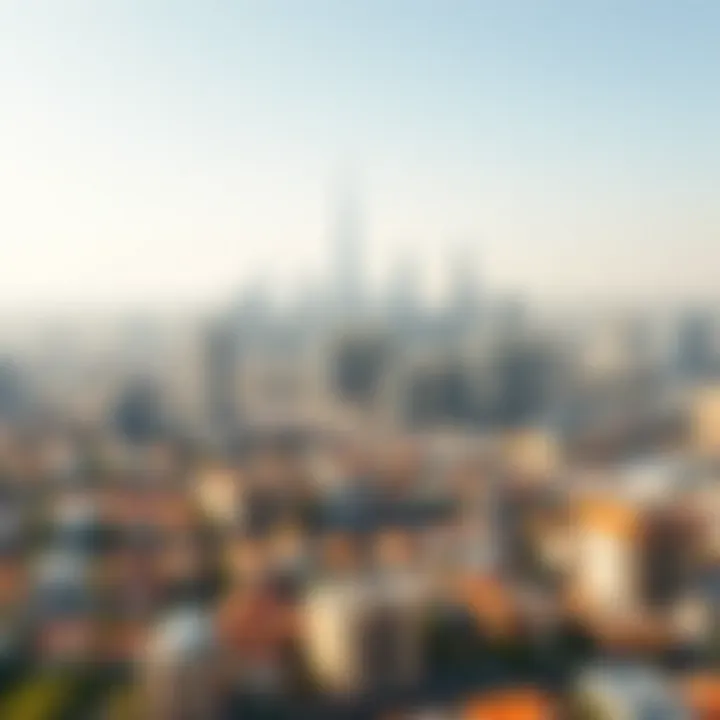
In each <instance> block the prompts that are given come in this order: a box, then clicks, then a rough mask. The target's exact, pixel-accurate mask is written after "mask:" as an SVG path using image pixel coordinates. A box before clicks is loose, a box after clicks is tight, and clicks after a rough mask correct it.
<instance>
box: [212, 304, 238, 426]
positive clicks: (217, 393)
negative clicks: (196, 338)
mask: <svg viewBox="0 0 720 720" xmlns="http://www.w3.org/2000/svg"><path fill="white" fill-rule="evenodd" d="M238 353H239V338H238V333H237V329H236V327H235V326H234V324H233V323H232V322H230V321H229V320H228V319H226V318H225V317H220V318H216V319H214V320H213V321H212V322H211V323H210V325H209V327H208V328H207V334H206V337H205V357H204V379H205V382H204V385H205V403H206V411H207V421H208V426H209V429H210V431H211V433H213V434H220V435H222V436H227V435H229V434H231V433H232V431H233V430H234V429H235V427H236V425H237V423H238V420H239V414H238V402H237V387H238V382H237V379H238Z"/></svg>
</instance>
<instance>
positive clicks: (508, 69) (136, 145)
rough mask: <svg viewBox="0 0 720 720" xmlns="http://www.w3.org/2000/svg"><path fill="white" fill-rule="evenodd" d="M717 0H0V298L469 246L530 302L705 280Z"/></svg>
mask: <svg viewBox="0 0 720 720" xmlns="http://www.w3.org/2000/svg"><path fill="white" fill-rule="evenodd" d="M719 69H720V2H716V1H715V0H704V1H700V0H682V1H680V0H673V1H669V0H643V1H641V0H573V1H571V0H494V1H493V2H490V1H484V0H462V1H461V0H435V1H430V0H282V1H281V0H255V1H254V2H250V1H247V2H245V1H243V0H84V1H82V2H81V1H80V0H63V1H62V2H58V0H44V1H43V0H34V1H32V2H30V1H28V0H5V1H4V2H2V4H0V157H2V163H1V164H0V191H2V200H3V202H2V211H1V212H0V266H2V268H3V271H4V272H3V281H2V283H0V305H2V306H12V305H23V304H33V305H35V306H38V305H42V304H44V303H45V304H53V303H58V302H70V301H75V300H78V301H79V300H85V301H88V302H92V301H115V300H117V301H120V302H126V301H134V302H145V301H146V302H148V303H158V302H167V301H174V300H176V299H177V300H178V301H183V302H184V301H206V300H209V299H212V298H215V297H221V296H222V295H225V294H227V292H228V290H229V289H230V288H232V287H233V285H234V284H235V283H240V282H242V281H243V280H244V279H245V278H247V277H249V276H250V275H252V274H254V273H256V272H259V271H262V272H267V273H268V274H269V276H270V277H273V278H276V279H277V281H278V282H283V278H289V277H293V278H297V277H298V276H299V275H305V274H317V273H319V272H322V271H323V268H324V265H323V263H324V262H325V256H326V254H327V245H328V233H329V220H330V215H331V213H330V205H331V204H332V192H331V188H332V185H333V182H334V180H335V179H336V178H337V177H338V174H340V175H342V174H343V173H342V172H341V171H340V170H339V168H343V167H351V168H352V169H353V172H352V174H353V175H354V176H355V183H356V185H357V186H358V187H359V188H360V191H359V196H360V199H361V202H362V206H363V214H364V225H365V230H366V233H367V243H368V251H367V252H368V262H369V264H370V266H371V267H370V271H371V272H372V273H375V274H376V275H377V274H382V272H383V271H384V270H387V267H388V266H389V265H390V264H391V263H392V261H393V257H394V256H395V255H396V254H397V252H398V251H400V250H402V249H407V248H411V249H412V251H413V252H417V253H418V254H419V255H421V256H422V257H423V258H427V263H428V266H429V268H430V269H431V272H430V274H431V275H433V273H434V275H437V274H438V269H437V268H438V258H439V257H440V256H441V253H442V248H443V247H444V246H448V245H452V244H454V243H457V242H463V243H465V242H468V241H470V240H473V241H474V242H476V243H477V245H478V248H479V260H480V263H481V264H482V266H483V268H482V269H483V272H484V273H485V274H486V275H487V276H488V281H489V282H490V283H491V284H494V285H498V286H503V287H510V286H514V287H518V288H522V289H526V290H527V291H529V292H532V293H534V294H536V295H538V296H547V297H551V296H556V295H557V296H567V297H572V296H576V295H578V294H582V293H583V292H586V291H587V292H589V293H593V294H596V295H598V294H599V295H602V294H604V293H609V294H628V293H630V292H632V291H636V292H637V293H640V294H644V295H658V294H668V295H678V294H688V293H708V294H712V293H714V292H715V286H716V284H717V281H716V274H717V273H716V268H717V267H718V264H719V263H720V202H718V194H719V193H720V135H719V134H718V129H719V128H720V83H718V79H717V75H718V71H719Z"/></svg>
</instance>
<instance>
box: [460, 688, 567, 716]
mask: <svg viewBox="0 0 720 720" xmlns="http://www.w3.org/2000/svg"><path fill="white" fill-rule="evenodd" d="M553 716H554V715H553V704H552V701H551V700H550V698H549V697H548V696H547V695H545V694H544V693H541V692H539V691H537V690H534V689H528V688H517V689H508V690H503V691H501V692H494V693H490V694H487V695H482V696H480V697H478V698H474V699H472V700H471V701H470V702H469V703H467V705H466V706H465V708H464V710H463V712H462V716H461V717H462V720H549V719H550V718H552V717H553Z"/></svg>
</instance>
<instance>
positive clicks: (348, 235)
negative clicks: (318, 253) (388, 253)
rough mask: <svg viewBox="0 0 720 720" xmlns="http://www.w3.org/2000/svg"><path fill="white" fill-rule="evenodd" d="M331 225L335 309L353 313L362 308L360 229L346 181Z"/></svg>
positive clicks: (355, 205) (356, 212)
mask: <svg viewBox="0 0 720 720" xmlns="http://www.w3.org/2000/svg"><path fill="white" fill-rule="evenodd" d="M336 212H337V215H336V219H335V226H334V230H333V232H334V236H333V244H334V254H335V261H334V268H333V272H334V278H333V285H334V287H335V295H336V298H335V299H336V302H337V304H338V306H337V309H338V310H339V311H340V313H341V314H343V315H349V314H355V313H357V312H358V310H359V309H360V308H361V307H362V303H363V300H364V297H363V293H364V288H363V262H364V258H363V253H362V229H361V227H360V217H359V211H358V207H357V203H356V200H355V197H354V195H353V193H352V190H351V189H350V188H349V187H348V185H347V184H345V185H344V187H342V188H341V190H340V195H339V201H338V205H337V209H336Z"/></svg>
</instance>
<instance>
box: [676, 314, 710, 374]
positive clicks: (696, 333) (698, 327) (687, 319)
mask: <svg viewBox="0 0 720 720" xmlns="http://www.w3.org/2000/svg"><path fill="white" fill-rule="evenodd" d="M715 333H716V327H715V322H714V320H713V317H712V315H710V314H709V313H706V312H702V311H695V310H693V311H687V312H685V313H683V315H682V316H681V317H680V319H679V321H678V325H677V336H676V338H677V339H676V358H677V370H678V372H679V373H680V374H681V375H682V376H683V377H685V378H687V379H689V380H703V379H707V378H708V377H710V376H712V375H713V374H714V373H716V372H717V368H718V354H717V352H716V347H715Z"/></svg>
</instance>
